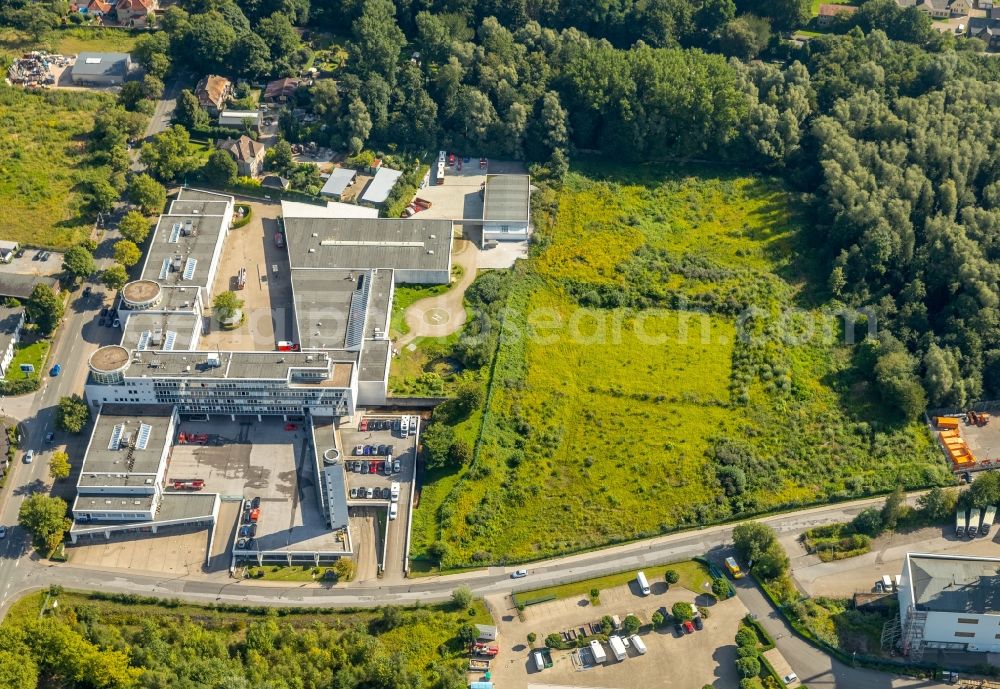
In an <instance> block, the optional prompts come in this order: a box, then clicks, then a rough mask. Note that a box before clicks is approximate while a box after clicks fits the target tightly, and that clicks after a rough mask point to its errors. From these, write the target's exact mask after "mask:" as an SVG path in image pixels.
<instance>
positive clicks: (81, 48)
mask: <svg viewBox="0 0 1000 689" xmlns="http://www.w3.org/2000/svg"><path fill="white" fill-rule="evenodd" d="M141 35H142V32H141V31H129V30H128V29H116V28H112V27H92V28H83V27H76V28H72V29H63V30H60V31H53V32H52V33H51V34H49V36H48V38H46V39H45V41H44V42H45V43H46V44H47V45H50V46H51V47H52V48H53V52H56V53H60V54H62V55H79V54H80V53H86V52H115V53H130V52H132V50H133V49H134V48H135V43H136V41H137V40H138V38H139V36H141Z"/></svg>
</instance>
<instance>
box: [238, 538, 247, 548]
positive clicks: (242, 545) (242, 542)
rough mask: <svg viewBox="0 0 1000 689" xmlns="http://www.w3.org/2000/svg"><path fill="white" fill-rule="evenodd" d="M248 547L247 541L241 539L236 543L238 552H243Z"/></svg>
mask: <svg viewBox="0 0 1000 689" xmlns="http://www.w3.org/2000/svg"><path fill="white" fill-rule="evenodd" d="M246 547H247V539H245V538H241V539H239V540H238V541H236V548H237V550H243V549H244V548H246Z"/></svg>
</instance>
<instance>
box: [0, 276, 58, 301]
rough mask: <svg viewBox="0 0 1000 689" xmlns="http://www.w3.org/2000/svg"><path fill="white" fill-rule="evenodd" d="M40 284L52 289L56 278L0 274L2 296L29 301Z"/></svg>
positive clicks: (0, 293) (0, 294) (0, 292)
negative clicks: (32, 292)
mask: <svg viewBox="0 0 1000 689" xmlns="http://www.w3.org/2000/svg"><path fill="white" fill-rule="evenodd" d="M38 283H42V284H45V285H48V286H49V287H52V286H53V285H54V284H55V283H56V278H55V277H54V276H38V275H23V274H21V273H0V296H2V297H16V298H18V299H27V298H28V297H30V296H31V291H32V290H33V289H35V285H37V284H38Z"/></svg>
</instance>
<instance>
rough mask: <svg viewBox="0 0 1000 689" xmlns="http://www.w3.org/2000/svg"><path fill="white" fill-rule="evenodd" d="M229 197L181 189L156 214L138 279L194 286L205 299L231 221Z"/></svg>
mask: <svg viewBox="0 0 1000 689" xmlns="http://www.w3.org/2000/svg"><path fill="white" fill-rule="evenodd" d="M233 207H234V203H233V197H232V196H225V195H222V194H212V193H211V192H193V191H189V190H187V189H184V190H181V192H180V194H179V195H178V197H177V199H176V200H175V201H173V202H172V203H171V204H170V208H169V209H168V210H167V213H165V214H164V215H161V216H160V219H159V221H158V222H157V223H156V228H155V229H154V230H153V238H152V240H150V242H149V248H148V249H147V250H146V262H145V263H144V264H143V267H142V279H143V280H147V281H152V282H156V283H157V284H159V285H163V286H178V287H190V288H196V289H197V290H199V291H200V292H201V296H202V303H207V302H208V297H209V294H208V292H209V290H210V289H211V286H212V282H213V280H214V279H215V270H216V267H217V265H218V259H219V254H220V253H221V251H222V245H223V242H224V241H225V238H226V235H227V234H228V233H229V227H230V225H231V224H232V221H233Z"/></svg>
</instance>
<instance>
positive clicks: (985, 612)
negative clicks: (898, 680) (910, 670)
mask: <svg viewBox="0 0 1000 689" xmlns="http://www.w3.org/2000/svg"><path fill="white" fill-rule="evenodd" d="M897 596H898V598H899V615H900V622H901V626H902V637H901V641H900V643H901V644H902V648H903V653H904V654H905V655H907V656H910V657H911V658H912V657H919V656H920V655H921V654H922V653H923V651H924V650H927V649H942V650H952V651H974V652H986V653H997V652H1000V559H998V558H992V557H973V556H964V555H927V554H922V553H907V555H906V560H905V561H904V563H903V572H902V576H901V577H900V584H899V590H898V593H897Z"/></svg>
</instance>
